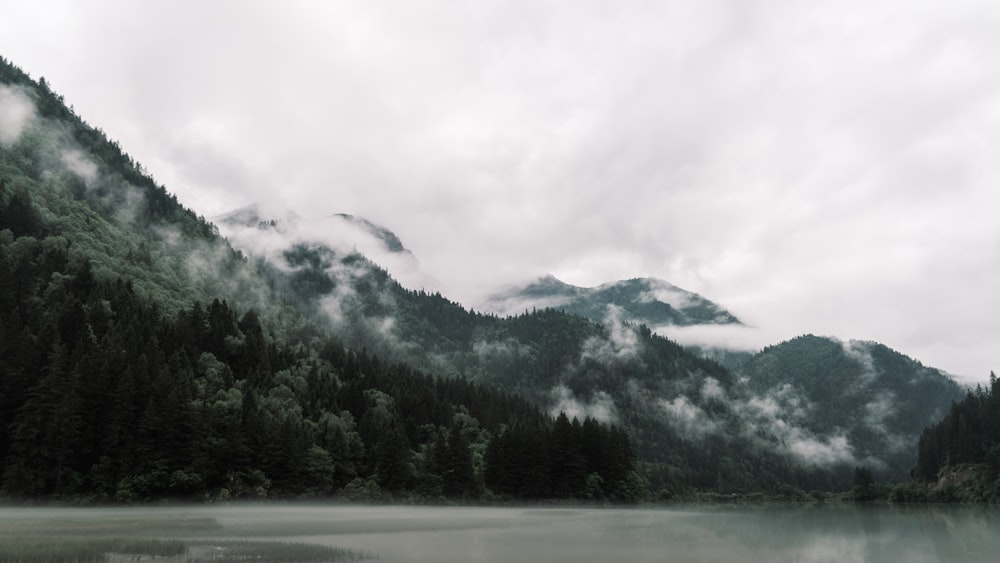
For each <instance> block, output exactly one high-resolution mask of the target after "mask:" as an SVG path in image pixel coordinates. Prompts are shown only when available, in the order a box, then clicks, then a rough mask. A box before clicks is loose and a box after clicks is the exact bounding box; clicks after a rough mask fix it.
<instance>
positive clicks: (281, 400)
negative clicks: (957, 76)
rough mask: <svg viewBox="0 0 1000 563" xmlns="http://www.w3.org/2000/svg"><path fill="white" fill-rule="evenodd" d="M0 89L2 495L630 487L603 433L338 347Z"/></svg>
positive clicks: (43, 97) (440, 493)
mask: <svg viewBox="0 0 1000 563" xmlns="http://www.w3.org/2000/svg"><path fill="white" fill-rule="evenodd" d="M0 88H2V89H3V90H2V92H0V94H2V97H0V99H2V100H3V101H4V107H2V108H0V111H3V112H5V117H10V119H5V120H4V123H13V124H14V125H15V126H16V130H14V129H11V130H6V131H4V135H3V136H2V137H0V141H2V142H0V276H2V278H0V377H2V379H3V385H2V391H0V418H2V420H0V460H3V463H2V468H0V491H2V494H3V495H6V496H8V497H12V498H31V499H46V498H58V499H66V500H89V501H105V500H116V501H134V500H151V499H157V498H208V499H211V498H231V497H255V498H260V497H303V496H306V497H314V496H327V495H330V494H333V493H339V494H341V495H344V496H348V497H358V498H370V499H380V498H387V497H388V496H390V495H392V496H395V497H399V496H402V497H405V498H421V499H436V498H444V497H453V498H481V497H484V496H491V495H503V496H511V497H514V498H558V497H566V496H574V497H580V498H582V497H584V496H587V497H589V498H594V499H622V500H629V499H631V500H634V499H637V498H639V496H640V495H641V494H642V490H641V485H642V482H641V480H640V479H638V477H637V476H636V474H635V473H634V472H633V457H632V454H631V447H630V445H629V443H628V438H627V436H626V435H625V434H624V433H623V432H621V431H620V430H619V429H617V428H614V427H609V426H606V425H603V424H599V423H597V422H596V421H594V420H592V419H582V418H581V419H579V420H576V421H573V422H569V421H568V419H565V418H563V419H556V420H554V419H552V418H550V417H549V416H547V415H546V414H544V413H542V412H541V411H539V410H538V409H537V407H535V406H533V405H531V404H530V403H528V402H526V401H524V400H523V399H520V398H517V397H514V396H512V395H510V394H507V393H503V392H500V391H497V390H494V389H492V388H488V387H485V386H482V385H478V384H474V383H470V382H468V381H465V380H458V379H454V378H452V379H446V378H434V377H431V376H429V375H425V374H423V373H420V372H416V371H414V370H413V369H411V368H409V367H406V366H404V365H401V364H397V363H388V362H384V361H382V360H379V359H378V358H377V357H375V356H373V355H372V354H370V353H368V352H366V351H363V350H361V349H347V348H345V347H344V346H343V345H342V344H341V343H340V342H339V341H338V340H337V339H336V338H334V337H333V336H332V335H330V334H329V333H328V332H327V330H326V329H324V328H321V327H318V326H317V325H316V324H315V323H312V322H310V321H309V319H306V318H303V317H302V316H301V315H300V313H299V312H298V309H297V308H296V307H295V305H294V304H293V303H291V302H290V301H289V300H288V299H286V298H285V297H283V291H284V290H285V289H284V287H283V285H282V284H283V283H284V282H283V281H282V278H281V276H280V275H279V274H278V273H277V272H275V271H273V270H271V269H270V268H269V266H268V265H267V264H264V263H262V262H255V261H251V260H248V259H247V258H245V257H244V256H243V255H241V254H240V253H239V252H237V251H234V250H233V249H232V248H231V247H230V246H229V245H228V243H227V242H226V241H225V240H224V239H222V238H221V237H219V235H218V233H217V231H216V230H215V228H214V227H213V226H212V225H211V224H209V223H207V222H206V221H204V220H203V219H201V218H199V217H197V216H195V214H194V213H192V212H190V211H189V210H186V209H184V208H183V207H182V206H180V205H179V204H178V203H177V201H176V199H175V198H173V197H172V196H170V195H168V194H167V192H166V190H165V189H164V188H163V187H162V186H158V185H156V183H155V182H154V181H153V180H152V179H151V178H150V177H149V176H148V175H147V174H145V173H144V172H143V171H142V170H141V168H140V167H139V166H138V165H137V164H136V163H135V162H133V160H132V159H131V158H129V157H128V156H127V155H126V154H125V153H123V152H122V151H121V150H120V148H119V147H118V146H117V145H116V144H115V143H113V142H110V141H108V140H107V139H106V137H105V136H104V135H103V134H102V133H101V132H100V131H98V130H94V129H92V128H91V127H89V126H88V125H87V124H85V123H84V122H83V121H82V120H81V119H80V118H79V117H77V116H76V115H75V114H74V113H73V112H72V111H70V110H68V109H67V108H66V107H65V106H64V105H63V104H62V100H61V99H60V98H59V97H58V96H57V95H55V94H54V93H52V92H51V91H50V89H49V88H48V86H47V85H46V84H45V82H44V81H40V82H38V83H35V82H34V81H32V80H30V79H29V78H28V77H27V75H25V74H24V73H23V72H21V71H20V70H19V69H17V68H16V67H13V66H12V65H10V64H9V63H7V62H6V61H2V60H0ZM566 423H568V427H567V426H566ZM567 428H568V429H567ZM521 441H526V442H528V443H530V444H532V446H533V448H532V449H530V450H529V449H525V450H523V452H524V454H523V455H521V454H520V453H518V452H521V451H522V450H518V451H517V452H515V454H517V455H515V454H510V455H504V456H497V455H495V454H489V452H491V451H503V450H502V448H506V447H508V445H509V444H511V443H515V444H517V443H520V442H521ZM491 448H492V449H491ZM529 454H530V457H528V455H529ZM595 456H600V459H596V458H595ZM566 466H571V467H573V468H583V470H584V471H586V474H585V476H584V479H583V480H582V481H580V480H577V481H574V483H575V485H574V487H575V488H566V487H564V486H563V485H562V484H561V483H562V480H561V479H553V476H556V477H558V476H559V475H562V474H563V473H565V472H566V471H567V470H566V469H565V468H566Z"/></svg>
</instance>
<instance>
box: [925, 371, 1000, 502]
mask: <svg viewBox="0 0 1000 563" xmlns="http://www.w3.org/2000/svg"><path fill="white" fill-rule="evenodd" d="M918 451H919V453H918V455H917V466H916V468H915V469H914V471H913V473H914V477H915V478H916V479H918V480H919V481H921V482H924V483H927V484H929V485H930V486H931V487H933V488H934V492H935V493H936V496H937V497H938V499H937V500H962V501H988V502H992V503H998V502H1000V381H998V380H997V376H996V374H994V373H990V380H989V386H988V387H986V388H983V387H982V386H976V389H975V390H972V391H969V392H968V394H967V395H966V396H965V398H964V399H962V400H961V401H958V402H956V403H952V406H951V410H950V411H949V412H948V414H947V415H946V416H945V417H944V418H943V419H942V420H941V421H940V422H938V423H937V424H934V425H932V426H930V427H928V428H926V429H925V430H924V431H923V434H922V435H921V436H920V445H919V447H918Z"/></svg>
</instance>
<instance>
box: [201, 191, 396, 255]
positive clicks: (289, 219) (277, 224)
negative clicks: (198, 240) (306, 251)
mask: <svg viewBox="0 0 1000 563" xmlns="http://www.w3.org/2000/svg"><path fill="white" fill-rule="evenodd" d="M212 221H213V222H215V223H216V224H217V225H219V226H220V227H229V228H251V229H277V230H278V231H280V232H293V233H298V234H299V235H300V237H302V238H309V239H316V240H317V241H324V242H327V243H331V242H334V241H330V240H327V239H328V236H327V235H329V236H333V237H336V238H337V239H339V240H338V241H337V242H340V243H341V244H342V245H348V246H354V247H355V249H356V250H360V251H361V252H363V253H372V252H375V253H382V252H387V253H389V254H405V255H408V256H411V257H412V255H413V253H412V252H410V251H409V250H407V248H406V247H405V246H403V242H402V241H401V240H400V239H399V237H398V236H397V235H396V233H394V232H392V231H390V230H389V229H387V228H385V227H383V226H381V225H378V224H376V223H373V222H372V221H369V220H368V219H365V218H364V217H358V216H356V215H351V214H349V213H334V214H332V215H327V216H324V217H321V218H319V219H315V220H310V221H305V220H303V219H302V217H300V216H299V215H298V214H296V213H295V212H294V211H284V212H282V211H280V210H275V211H265V210H262V209H261V207H260V205H258V204H257V203H251V204H250V205H247V206H245V207H241V208H239V209H234V210H233V211H230V212H228V213H224V214H222V215H218V216H215V217H213V218H212ZM330 221H333V222H334V224H335V225H338V226H337V227H334V228H333V230H332V232H331V230H330V229H328V228H327V227H326V226H325V224H324V222H330ZM327 224H329V223H327ZM341 227H347V229H346V230H345V229H343V228H341ZM352 233H355V234H352ZM358 235H361V236H358ZM347 239H353V240H347ZM371 239H374V242H375V245H372V244H371ZM359 247H360V248H359Z"/></svg>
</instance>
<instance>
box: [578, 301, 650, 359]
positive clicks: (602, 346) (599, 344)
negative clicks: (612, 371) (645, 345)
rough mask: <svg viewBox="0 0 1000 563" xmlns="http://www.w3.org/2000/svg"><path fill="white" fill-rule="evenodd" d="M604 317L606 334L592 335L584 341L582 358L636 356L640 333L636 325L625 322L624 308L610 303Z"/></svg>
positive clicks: (624, 357)
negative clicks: (637, 332)
mask: <svg viewBox="0 0 1000 563" xmlns="http://www.w3.org/2000/svg"><path fill="white" fill-rule="evenodd" d="M607 311H608V312H607V314H606V315H605V317H604V323H603V324H604V328H605V330H606V335H605V336H592V337H590V338H588V339H587V340H584V341H583V344H582V345H581V353H580V359H581V360H587V359H592V360H596V361H599V362H609V361H614V360H621V359H626V358H631V357H634V356H636V355H637V354H638V352H639V335H638V334H636V332H635V327H633V326H631V325H629V324H628V323H626V322H624V320H623V317H624V310H623V309H622V308H621V307H619V306H617V305H608V310H607Z"/></svg>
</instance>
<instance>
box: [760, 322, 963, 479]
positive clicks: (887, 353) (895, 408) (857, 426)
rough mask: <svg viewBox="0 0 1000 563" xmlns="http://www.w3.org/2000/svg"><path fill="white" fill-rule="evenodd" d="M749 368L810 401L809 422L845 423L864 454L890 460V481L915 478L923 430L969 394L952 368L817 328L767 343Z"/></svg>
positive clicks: (764, 391) (782, 392)
mask: <svg viewBox="0 0 1000 563" xmlns="http://www.w3.org/2000/svg"><path fill="white" fill-rule="evenodd" d="M741 373H742V374H743V375H745V376H747V377H748V385H749V386H750V388H752V389H753V390H754V391H755V392H757V393H759V394H761V395H773V396H779V397H780V396H797V397H801V399H803V400H805V401H808V404H809V405H810V409H809V416H808V417H807V418H804V419H803V420H802V421H801V423H802V424H803V425H804V427H805V428H807V429H808V430H810V431H813V432H815V433H817V434H819V435H821V434H822V433H824V432H826V431H828V430H829V429H831V428H838V427H839V428H841V429H842V430H843V431H844V433H845V436H846V437H847V438H848V440H849V442H850V444H851V446H852V448H853V450H854V454H855V456H856V457H857V459H866V458H877V459H879V460H881V461H883V462H885V466H884V467H877V468H874V469H873V471H875V473H876V474H877V475H878V476H879V478H880V479H882V480H887V481H888V480H897V481H899V480H905V479H907V478H908V477H909V470H910V468H912V466H913V463H914V461H915V455H914V454H915V450H916V448H915V445H916V438H917V437H918V436H919V435H920V432H921V430H922V429H923V428H924V427H925V426H926V425H928V424H931V423H933V422H935V421H937V420H939V419H940V418H941V417H942V416H943V415H944V414H945V409H946V406H947V405H948V403H949V402H950V401H952V400H953V399H957V398H959V397H961V396H962V395H963V391H962V388H961V387H960V386H959V385H958V384H957V383H955V382H954V381H953V380H951V379H950V378H948V377H947V376H946V375H945V374H943V373H941V372H940V371H938V370H935V369H932V368H928V367H925V366H923V365H921V364H920V363H919V362H916V361H915V360H913V359H911V358H908V357H906V356H904V355H902V354H899V353H898V352H895V351H893V350H891V349H889V348H888V347H886V346H883V345H881V344H878V343H874V342H858V341H852V342H840V341H837V340H834V339H831V338H824V337H818V336H813V335H806V336H801V337H798V338H795V339H792V340H789V341H787V342H782V343H780V344H777V345H774V346H769V347H767V348H765V349H764V350H763V351H761V352H760V353H758V354H756V355H754V356H753V357H752V358H751V359H749V360H748V361H746V362H745V363H744V365H743V366H742V368H741ZM847 469H849V467H848V468H847ZM806 488H807V489H808V488H812V487H806Z"/></svg>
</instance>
